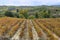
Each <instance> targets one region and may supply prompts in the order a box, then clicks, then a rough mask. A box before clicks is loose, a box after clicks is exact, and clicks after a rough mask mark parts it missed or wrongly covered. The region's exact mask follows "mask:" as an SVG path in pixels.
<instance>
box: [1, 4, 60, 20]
mask: <svg viewBox="0 0 60 40" xmlns="http://www.w3.org/2000/svg"><path fill="white" fill-rule="evenodd" d="M0 17H14V18H26V19H35V18H59V17H60V6H45V5H43V6H0Z"/></svg>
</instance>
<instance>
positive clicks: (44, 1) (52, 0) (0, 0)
mask: <svg viewBox="0 0 60 40" xmlns="http://www.w3.org/2000/svg"><path fill="white" fill-rule="evenodd" d="M0 5H15V6H37V5H60V0H0Z"/></svg>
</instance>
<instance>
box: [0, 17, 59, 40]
mask: <svg viewBox="0 0 60 40" xmlns="http://www.w3.org/2000/svg"><path fill="white" fill-rule="evenodd" d="M0 40H60V18H48V19H47V18H45V19H34V20H31V19H18V18H9V17H8V18H7V17H5V18H0Z"/></svg>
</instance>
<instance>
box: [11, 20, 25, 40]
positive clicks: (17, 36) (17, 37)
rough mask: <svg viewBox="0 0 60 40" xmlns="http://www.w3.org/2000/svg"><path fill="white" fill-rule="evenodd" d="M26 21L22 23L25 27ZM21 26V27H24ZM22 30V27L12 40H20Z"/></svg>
mask: <svg viewBox="0 0 60 40" xmlns="http://www.w3.org/2000/svg"><path fill="white" fill-rule="evenodd" d="M24 23H25V21H24V22H23V23H22V25H24ZM22 25H21V26H22ZM21 30H22V27H21V28H19V29H18V31H17V32H16V33H15V35H14V36H13V37H12V38H11V40H19V34H20V31H21Z"/></svg>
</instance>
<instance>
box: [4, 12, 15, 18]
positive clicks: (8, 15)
mask: <svg viewBox="0 0 60 40" xmlns="http://www.w3.org/2000/svg"><path fill="white" fill-rule="evenodd" d="M5 16H7V17H14V13H12V12H10V11H6V12H5Z"/></svg>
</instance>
